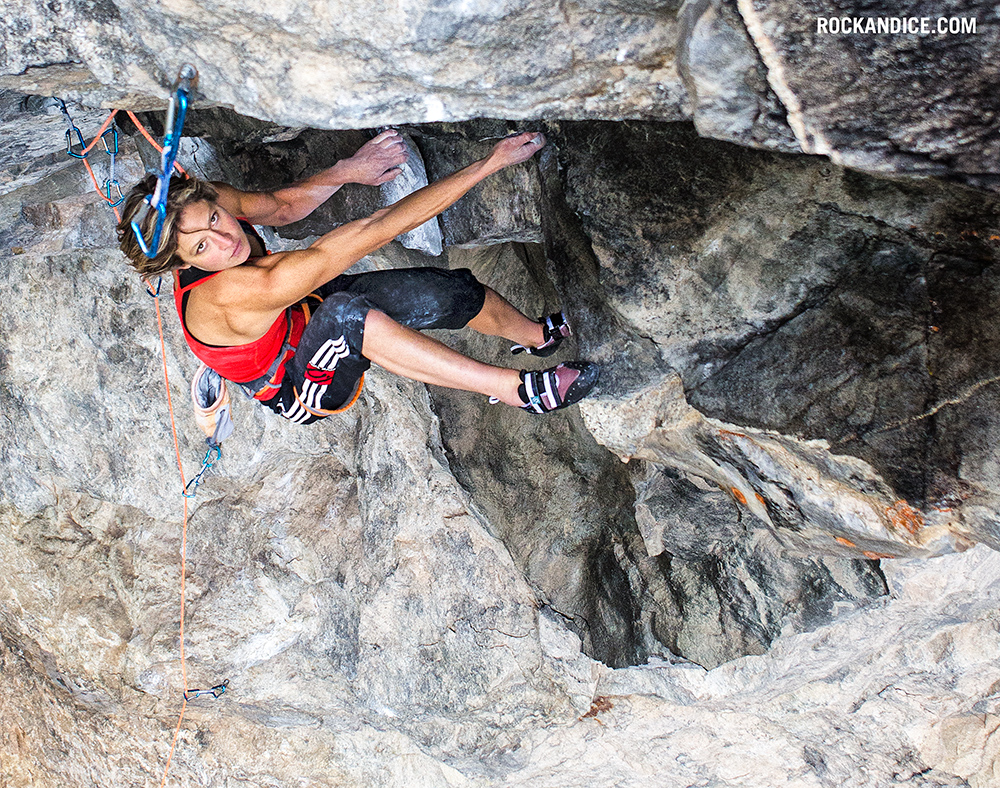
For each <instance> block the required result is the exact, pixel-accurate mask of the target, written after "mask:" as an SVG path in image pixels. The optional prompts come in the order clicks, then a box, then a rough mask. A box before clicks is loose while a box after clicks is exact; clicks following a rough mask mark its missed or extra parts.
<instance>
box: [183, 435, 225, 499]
mask: <svg viewBox="0 0 1000 788" xmlns="http://www.w3.org/2000/svg"><path fill="white" fill-rule="evenodd" d="M221 457H222V446H220V445H219V444H216V445H214V446H209V448H208V451H207V452H205V459H204V460H202V461H201V470H200V471H198V473H196V474H195V475H194V478H192V479H191V481H189V482H188V483H187V484H186V485H184V493H183V495H184V497H185V498H194V496H195V494H196V493H197V492H198V485H199V484H201V480H202V478H203V477H204V476H205V474H206V473H208V472H209V471H210V470H211V469H212V466H213V465H215V463H216V462H218V461H219V459H220V458H221Z"/></svg>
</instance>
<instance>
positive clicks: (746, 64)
mask: <svg viewBox="0 0 1000 788" xmlns="http://www.w3.org/2000/svg"><path fill="white" fill-rule="evenodd" d="M5 11H6V14H5V19H6V20H7V23H6V24H5V25H4V27H3V28H2V29H0V88H9V89H12V90H16V91H18V92H20V93H24V94H34V95H41V96H51V95H60V96H62V97H63V98H67V99H73V100H75V101H81V102H84V103H86V104H87V105H88V106H91V107H98V106H104V107H109V106H118V107H125V108H130V109H152V108H156V107H163V106H164V104H165V101H166V99H167V96H168V93H169V91H170V89H171V85H172V83H173V81H174V80H175V78H176V74H177V72H178V69H179V67H180V66H181V65H182V64H183V63H185V62H190V63H192V64H193V65H194V66H196V67H197V69H198V71H199V73H200V81H199V86H198V90H197V92H196V94H195V104H196V105H198V106H201V107H207V106H220V105H221V106H225V107H229V108H232V109H235V110H236V111H237V112H239V113H241V114H243V115H247V116H252V117H256V118H266V119H268V120H270V121H273V122H275V123H278V124H282V125H284V126H290V127H295V128H304V127H311V128H317V129H332V128H354V129H356V128H374V127H378V126H384V125H388V124H400V123H431V122H440V121H463V120H470V119H473V118H481V117H493V118H511V119H521V120H532V119H539V118H545V119H607V120H613V119H633V120H635V119H647V120H660V121H677V120H694V121H695V123H696V124H697V126H698V129H699V132H700V133H702V134H704V135H706V136H710V137H714V138H717V139H725V140H729V141H733V142H739V143H741V144H746V145H752V146H755V147H762V148H768V149H778V150H785V151H792V150H794V151H800V152H805V153H818V154H822V155H828V156H830V157H831V158H832V159H833V161H834V162H835V163H838V164H843V165H848V166H852V167H858V168H861V169H866V170H874V171H879V172H883V173H893V172H923V173H938V174H944V173H950V174H953V175H955V176H956V177H959V178H962V179H964V180H966V182H970V183H978V184H980V185H982V186H985V187H987V188H993V189H994V190H995V189H997V188H998V186H997V184H998V181H997V168H996V161H997V153H998V150H997V142H996V140H997V138H998V136H997V121H996V116H997V109H998V105H997V99H996V97H995V91H993V90H992V86H993V85H994V84H995V83H996V81H997V76H998V72H997V69H998V66H997V64H996V62H995V58H993V57H991V55H992V53H993V52H994V51H995V49H996V47H997V43H998V37H1000V25H998V22H997V20H996V18H995V15H994V14H993V13H992V7H991V6H990V5H989V4H988V3H984V2H982V1H981V0H962V1H961V2H951V3H949V4H948V5H947V8H942V7H939V4H935V3H931V2H927V0H907V2H906V3H904V4H902V5H900V6H899V7H897V8H894V9H893V14H895V16H894V17H889V16H886V15H885V14H882V12H881V11H879V12H876V11H873V10H871V9H870V7H869V6H868V5H866V4H864V3H860V2H834V0H810V2H808V3H806V4H805V5H803V4H796V3H788V2H782V0H687V2H669V3H651V2H645V0H644V1H643V2H628V3H614V4H610V5H609V4H607V3H594V2H590V1H589V0H588V1H586V2H573V3H570V4H564V5H561V6H552V5H551V4H544V3H537V2H536V3H532V2H528V0H520V1H519V2H513V0H511V1H510V2H505V3H496V2H483V1H481V2H477V3H472V4H470V3H437V4H434V5H426V4H424V5H419V4H417V5H414V4H407V5H391V4H381V5H375V6H373V5H371V4H341V5H339V6H338V7H337V14H336V15H335V16H334V15H331V13H330V12H329V9H325V8H322V7H318V6H317V7H313V6H309V5H303V4H296V3H292V2H286V1H280V0H279V2H273V3H269V4H268V5H267V6H266V7H261V6H260V5H259V4H250V3H237V4H219V3H209V4H205V3H202V4H200V5H199V6H198V7H197V8H195V7H194V6H191V7H187V6H182V5H176V4H175V5H172V6H170V7H169V8H168V7H161V6H158V5H155V6H151V5H149V4H143V3H139V2H135V0H116V2H99V3H95V2H83V1H82V0H64V1H63V2H59V3H55V4H51V3H48V4H39V3H35V2H31V0H13V1H12V2H8V3H7V7H6V8H5ZM876 13H878V14H882V16H881V18H882V19H883V20H886V21H888V20H890V19H895V20H897V21H898V22H900V23H902V20H904V19H917V20H922V19H926V20H927V30H926V31H922V30H919V29H918V30H916V31H909V30H906V31H898V30H897V31H895V32H884V31H883V32H881V33H879V32H878V31H876V32H874V33H867V32H860V33H855V32H853V27H852V31H851V32H841V31H839V30H830V29H829V26H827V28H823V27H821V23H822V22H823V21H827V20H830V19H835V20H839V19H844V18H846V19H849V20H854V19H860V20H862V21H865V20H867V19H868V18H869V17H871V18H872V19H873V20H875V19H878V18H880V17H878V16H873V15H874V14H876ZM886 13H888V12H886ZM939 20H944V25H945V30H944V32H939V30H938V24H939ZM963 20H964V23H965V24H966V27H965V28H964V29H963V28H962V24H963ZM955 23H957V25H958V27H957V29H955V30H952V28H951V27H950V25H952V24H955ZM972 24H974V26H975V27H974V30H973V29H972V28H971V27H969V25H972Z"/></svg>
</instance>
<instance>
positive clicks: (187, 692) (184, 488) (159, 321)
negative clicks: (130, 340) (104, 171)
mask: <svg viewBox="0 0 1000 788" xmlns="http://www.w3.org/2000/svg"><path fill="white" fill-rule="evenodd" d="M63 112H64V113H65V114H66V117H67V119H68V120H69V123H70V127H71V131H72V132H75V133H76V136H77V139H78V140H79V144H80V147H81V149H80V152H79V153H75V152H73V151H72V146H73V142H72V139H71V136H70V132H67V139H68V140H69V145H68V148H69V149H68V150H67V152H68V153H70V154H71V155H73V156H74V158H79V159H80V160H81V161H83V165H84V167H86V169H87V173H88V174H89V175H90V180H91V181H92V182H93V184H94V189H95V190H96V191H97V193H98V194H100V195H101V198H102V199H103V200H104V201H105V202H106V203H108V205H109V206H110V207H111V209H112V210H113V211H114V212H115V217H116V218H117V219H118V221H119V222H120V221H121V214H120V213H119V212H118V208H117V206H118V204H119V203H120V202H121V199H119V200H117V201H115V200H113V199H112V198H111V195H110V192H111V185H112V184H114V185H115V186H117V185H118V182H117V180H115V177H114V161H115V159H114V157H115V154H117V152H118V141H117V130H116V131H115V142H114V151H112V150H111V149H110V147H108V146H107V145H106V149H107V150H108V153H109V154H110V155H111V173H110V177H109V179H108V181H107V183H108V186H107V189H108V194H105V193H104V191H103V190H102V189H101V186H100V184H99V183H98V181H97V176H96V175H95V174H94V170H93V168H92V167H91V166H90V163H89V162H88V161H87V154H88V153H90V151H91V150H92V149H93V148H94V146H95V145H97V142H98V140H100V139H102V138H103V136H104V134H105V132H106V131H107V129H108V127H109V126H111V124H112V122H113V121H114V118H115V115H117V114H118V110H112V111H111V113H110V114H109V115H108V117H107V119H106V120H105V121H104V124H103V125H102V126H101V128H100V129H99V130H98V131H97V134H96V136H95V137H94V139H93V140H92V141H91V143H90V144H89V145H87V146H86V147H83V138H82V136H81V135H80V133H79V129H77V128H76V126H74V125H73V123H72V119H71V118H70V116H69V113H68V111H67V110H66V108H65V104H63ZM126 112H127V114H128V116H129V119H130V120H131V121H132V123H134V124H135V128H136V129H137V130H138V131H139V133H140V134H142V136H143V137H145V139H146V140H147V141H148V142H149V144H150V145H152V146H153V147H154V148H155V149H156V150H157V151H159V152H160V153H163V147H162V146H160V145H158V144H157V142H156V141H155V140H154V139H153V137H152V136H151V135H150V133H149V132H148V131H147V130H146V128H145V126H143V124H142V123H141V122H140V120H139V119H138V118H137V117H136V116H135V113H133V112H131V111H129V110H127V111H126ZM173 166H174V167H175V168H176V169H177V170H179V171H180V172H181V174H184V175H186V174H187V173H186V172H185V170H184V168H183V167H181V165H180V164H177V162H176V161H175V162H174V163H173ZM119 192H120V187H119ZM147 289H148V292H149V294H150V295H151V296H153V301H154V302H155V304H156V326H157V331H158V333H159V337H160V356H161V358H162V359H163V384H164V388H165V390H166V394H167V411H168V412H169V414H170V431H171V435H172V437H173V441H174V455H175V458H176V460H177V471H178V473H179V474H180V481H181V496H182V498H183V499H184V516H183V521H182V524H181V569H180V581H181V582H180V595H181V604H180V659H181V683H182V685H183V703H182V705H181V710H180V714H179V715H178V717H177V725H176V726H175V728H174V735H173V739H172V740H171V742H170V752H169V753H168V755H167V761H166V764H165V765H164V767H163V777H162V779H161V780H160V788H163V786H165V785H166V783H167V776H168V775H169V773H170V765H171V762H172V761H173V757H174V752H175V751H176V749H177V741H178V739H179V738H180V732H181V725H182V724H183V722H184V714H185V712H186V711H187V705H188V699H189V697H192V696H193V697H197V696H198V695H201V694H205V693H210V694H212V695H214V696H215V697H219V695H221V694H222V693H223V692H225V691H226V686H227V685H228V683H229V682H228V680H227V681H226V682H224V683H223V684H220V685H218V686H217V687H213V688H212V689H211V690H191V689H190V688H189V687H188V677H187V661H186V657H185V652H184V618H185V596H186V593H185V591H186V588H185V586H186V580H187V529H188V519H189V511H188V498H189V497H191V495H193V493H191V494H189V493H188V487H189V485H188V484H187V483H186V482H185V479H184V464H183V462H182V460H181V449H180V441H179V439H178V437H177V420H176V418H175V415H174V403H173V398H172V397H171V394H170V375H169V372H168V369H167V347H166V341H165V339H164V335H163V313H162V310H161V309H160V297H159V287H157V289H156V291H155V292H154V291H153V290H152V289H151V288H149V287H148V285H147ZM209 467H211V463H210V462H209V459H208V456H206V459H205V462H203V463H202V471H201V473H200V474H199V475H198V477H196V479H195V480H192V481H193V482H195V488H197V483H196V482H197V481H200V478H201V475H202V474H204V472H205V470H206V469H207V468H209Z"/></svg>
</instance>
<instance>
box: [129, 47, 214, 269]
mask: <svg viewBox="0 0 1000 788" xmlns="http://www.w3.org/2000/svg"><path fill="white" fill-rule="evenodd" d="M197 78H198V71H197V70H196V69H195V67H194V66H191V65H185V66H183V67H182V68H181V70H180V73H179V74H178V75H177V89H176V91H175V92H174V95H173V96H172V97H171V98H170V104H169V105H168V106H167V122H166V126H165V128H166V133H165V134H164V135H163V154H162V155H161V157H160V172H159V174H158V175H157V180H156V189H155V190H154V191H153V193H152V194H151V195H149V196H148V197H147V198H146V199H145V206H144V208H143V210H142V212H141V214H140V215H139V216H138V217H136V218H135V219H133V220H132V223H131V224H132V232H133V233H135V240H136V242H138V244H139V248H140V249H142V253H143V254H144V255H146V257H149V258H153V257H156V253H157V252H158V251H159V249H160V234H161V232H162V231H163V223H164V222H165V221H166V218H167V192H168V190H169V189H170V176H171V174H172V173H173V169H174V161H175V159H176V158H177V150H178V146H179V145H180V140H181V131H182V130H183V128H184V118H185V116H186V115H187V106H188V92H189V91H190V89H191V85H192V83H193V82H194V80H195V79H197ZM150 210H154V211H156V224H155V225H154V226H153V237H152V239H150V241H149V243H147V242H146V238H145V236H144V235H143V232H142V228H141V227H140V224H141V222H142V221H143V220H144V219H145V218H146V216H147V215H148V213H149V211H150Z"/></svg>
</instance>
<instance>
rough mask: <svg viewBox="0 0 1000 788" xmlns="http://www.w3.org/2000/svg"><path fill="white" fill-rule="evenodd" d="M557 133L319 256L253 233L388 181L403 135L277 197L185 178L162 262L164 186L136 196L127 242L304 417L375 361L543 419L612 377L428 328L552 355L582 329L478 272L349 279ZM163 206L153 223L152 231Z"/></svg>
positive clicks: (349, 393)
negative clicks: (526, 358)
mask: <svg viewBox="0 0 1000 788" xmlns="http://www.w3.org/2000/svg"><path fill="white" fill-rule="evenodd" d="M544 144H545V139H544V137H543V136H542V135H541V134H531V133H528V134H521V135H518V136H516V137H510V138H507V139H505V140H503V141H501V142H499V143H498V144H497V145H496V146H495V147H494V148H493V150H492V151H491V152H490V154H489V155H488V156H486V157H485V158H484V159H481V160H479V161H477V162H475V163H474V164H471V165H469V166H468V167H465V168H464V169H462V170H459V171H458V172H455V173H453V174H452V175H449V176H448V177H446V178H442V179H441V180H439V181H436V182H435V183H432V184H429V185H428V186H425V187H424V188H422V189H420V190H419V191H416V192H414V193H412V194H410V195H408V196H407V197H404V198H403V199H402V200H400V201H399V202H397V203H395V204H394V205H391V206H390V207H388V208H384V209H382V210H380V211H376V212H375V213H374V214H372V215H371V216H369V217H368V218H366V219H360V220H358V221H354V222H349V223H347V224H344V225H342V226H340V227H338V228H336V229H335V230H332V231H330V232H329V233H327V234H326V235H324V236H322V237H321V238H320V239H319V240H318V241H316V242H315V243H313V244H312V245H311V246H309V247H308V248H307V249H302V250H299V251H291V252H275V253H274V254H268V253H267V251H266V250H265V249H264V244H263V241H262V240H261V238H260V236H259V235H257V233H256V231H255V230H254V229H253V227H252V225H253V224H259V225H269V226H281V225H284V224H289V223H291V222H294V221H297V220H299V219H302V218H304V217H305V216H308V215H309V214H310V213H312V211H314V210H315V209H316V208H317V207H318V206H319V205H321V204H322V203H323V202H325V201H326V200H327V199H329V197H330V196H331V195H332V194H333V193H334V192H335V191H337V189H339V188H340V186H341V185H343V184H344V183H361V184H368V185H377V184H381V183H386V182H388V181H390V180H392V179H393V178H394V177H396V176H397V175H398V174H399V172H400V169H399V168H400V165H402V164H403V163H404V162H405V161H406V158H407V150H406V145H405V143H404V142H403V140H402V137H401V136H400V135H399V133H398V132H396V131H395V130H388V131H384V132H382V133H381V134H379V135H378V136H377V137H375V138H374V139H372V140H370V141H369V142H368V143H366V144H365V145H364V146H362V148H361V149H360V150H359V151H358V152H357V153H356V154H355V155H354V156H352V157H351V158H349V159H345V160H343V161H340V162H338V163H337V164H335V165H334V166H333V167H331V168H329V169H327V170H324V171H323V172H320V173H318V174H317V175H314V176H312V177H310V178H307V179H306V180H304V181H301V182H299V183H296V184H294V185H292V186H288V187H285V188H281V189H278V190H276V191H273V192H244V191H240V190H238V189H235V188H233V187H232V186H228V185H226V184H221V183H217V184H209V183H207V182H205V181H201V180H198V179H196V178H188V179H183V178H181V177H179V176H175V177H174V178H173V179H172V181H171V184H170V189H169V196H168V201H167V207H166V219H165V221H164V224H163V231H162V235H161V238H162V241H161V243H160V248H159V250H158V251H157V254H156V256H155V257H153V258H152V259H150V258H147V257H146V255H145V254H143V252H142V250H141V249H140V248H139V245H138V243H137V242H136V239H135V237H134V234H133V232H132V230H131V226H130V225H131V222H132V220H133V218H135V217H136V216H137V215H138V214H139V213H140V212H141V209H142V205H143V200H144V199H145V198H146V196H147V195H149V194H151V193H152V192H153V190H154V189H155V186H156V179H155V176H152V175H150V176H147V177H146V178H145V179H144V180H143V181H141V182H140V183H139V184H138V185H136V186H135V187H134V188H133V189H132V191H131V192H130V193H129V196H128V198H127V200H126V202H125V205H124V208H123V210H122V218H121V222H120V224H119V225H118V239H119V244H120V246H121V249H122V251H123V252H124V253H125V255H126V257H128V259H129V261H130V263H131V264H132V265H133V266H134V267H135V269H136V270H137V271H138V272H139V273H140V274H141V275H142V276H143V277H144V278H147V279H148V278H150V277H154V276H157V275H160V274H164V273H167V272H170V271H173V272H174V299H175V301H176V304H177V310H178V314H179V315H180V319H181V325H182V327H183V330H184V336H185V338H186V339H187V342H188V345H190V347H191V349H192V350H193V351H194V354H195V355H196V356H197V357H198V358H200V359H201V360H202V361H204V362H205V363H206V364H207V365H208V366H209V367H211V368H212V369H214V370H216V371H217V372H218V373H219V374H220V375H222V376H223V377H225V378H227V379H229V380H232V381H234V382H237V383H240V384H242V385H243V387H244V388H245V389H246V390H247V392H248V393H249V394H250V395H251V396H253V397H254V398H255V399H257V400H259V401H261V402H263V403H264V404H265V405H267V406H268V407H269V408H271V409H272V410H274V411H276V412H277V413H280V414H281V415H282V416H284V417H285V418H288V419H290V420H291V421H294V422H297V423H302V424H308V423H312V422H314V421H316V420H318V419H321V418H323V417H324V416H328V415H330V414H331V413H335V412H337V411H339V410H343V409H344V408H345V407H348V406H349V405H350V404H352V403H353V402H354V400H356V399H357V397H358V395H359V393H360V390H361V385H362V380H363V375H364V372H365V370H367V369H368V367H369V365H370V362H375V363H376V364H378V365H379V366H381V367H384V368H385V369H387V370H389V371H390V372H394V373H395V374H397V375H402V376H405V377H408V378H413V379H414V380H419V381H421V382H423V383H431V384H434V385H437V386H445V387H448V388H456V389H462V390H464V391H474V392H479V393H481V394H486V395H488V396H489V397H490V398H491V401H494V402H495V401H499V402H505V403H507V404H508V405H513V406H516V407H520V408H523V409H525V410H527V411H529V412H532V413H547V412H549V411H553V410H558V409H559V408H564V407H566V406H568V405H572V404H573V403H576V402H579V401H580V400H581V399H582V398H583V397H585V396H586V395H587V394H588V393H589V392H590V391H591V389H592V388H593V387H594V384H595V383H596V382H597V377H598V368H597V366H596V365H594V364H591V363H589V362H582V361H574V362H569V363H565V364H560V365H558V366H556V367H552V368H550V369H547V370H544V371H541V372H525V371H517V370H512V369H504V368H501V367H494V366H490V365H488V364H482V363H480V362H478V361H475V360H473V359H471V358H468V357H467V356H463V355H461V354H460V353H458V352H456V351H454V350H452V349H450V348H449V347H447V346H446V345H444V344H442V343H441V342H438V341H437V340H435V339H432V338H430V337H427V336H424V335H423V334H421V333H420V332H419V329H425V328H451V329H455V328H461V327H463V326H466V325H468V326H469V327H471V328H473V329H475V330H477V331H479V332H481V333H484V334H489V335H492V336H502V337H505V338H506V339H509V340H511V341H512V342H514V343H516V345H515V347H514V348H513V349H514V350H515V352H516V351H517V350H526V351H527V352H528V353H531V354H534V355H539V356H547V355H550V354H551V353H552V352H554V351H555V349H556V348H557V347H558V346H559V344H560V342H562V340H563V339H564V338H565V337H566V336H568V335H569V333H570V331H569V326H568V325H567V323H566V321H565V319H564V318H563V316H562V314H561V313H556V314H555V315H551V316H549V317H547V318H544V319H540V320H539V321H538V322H536V321H533V320H529V319H528V318H527V317H525V316H524V315H523V314H521V312H519V311H518V310H517V309H515V308H514V307H513V306H511V305H510V304H509V303H508V302H507V301H505V300H504V299H503V298H502V297H501V296H499V295H498V294H497V293H495V292H494V291H493V290H491V289H490V288H488V287H485V286H484V285H482V284H480V283H479V282H478V281H477V280H476V278H475V277H474V276H473V275H472V273H471V271H469V270H468V269H458V270H445V269H441V268H407V269H394V270H388V271H375V272H370V273H362V274H353V275H350V274H345V273H344V272H345V271H346V270H347V269H348V268H350V267H351V266H352V265H353V264H354V263H356V262H357V261H358V260H360V259H361V258H362V257H364V256H365V255H367V254H369V253H371V252H373V251H375V250H376V249H379V248H380V247H382V246H385V245H386V244H387V243H389V242H390V241H391V240H392V239H394V238H395V237H396V236H398V235H400V234H401V233H405V232H407V231H409V230H412V229H414V228H416V227H419V226H420V225H421V224H423V223H424V222H425V221H427V220H428V219H430V218H432V217H434V216H436V215H437V214H439V213H440V212H441V211H443V210H444V209H445V208H447V207H448V206H450V205H451V204H453V203H454V202H455V201H456V200H458V199H459V198H460V197H462V195H464V194H465V193H466V192H467V191H468V190H469V189H471V188H472V187H473V186H474V185H475V184H477V183H479V182H480V181H481V180H483V179H484V178H486V177H487V176H488V175H490V174H492V173H494V172H497V171H499V170H501V169H503V168H504V167H508V166H510V165H512V164H517V163H519V162H523V161H527V160H528V159H529V158H531V157H532V156H533V155H534V154H535V153H536V152H537V151H538V150H540V149H541V148H542V146H543V145H544ZM154 220H155V212H153V211H149V212H147V215H146V218H145V220H144V224H143V226H142V229H143V230H144V231H145V232H146V237H147V238H149V237H151V235H152V224H153V222H154Z"/></svg>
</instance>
